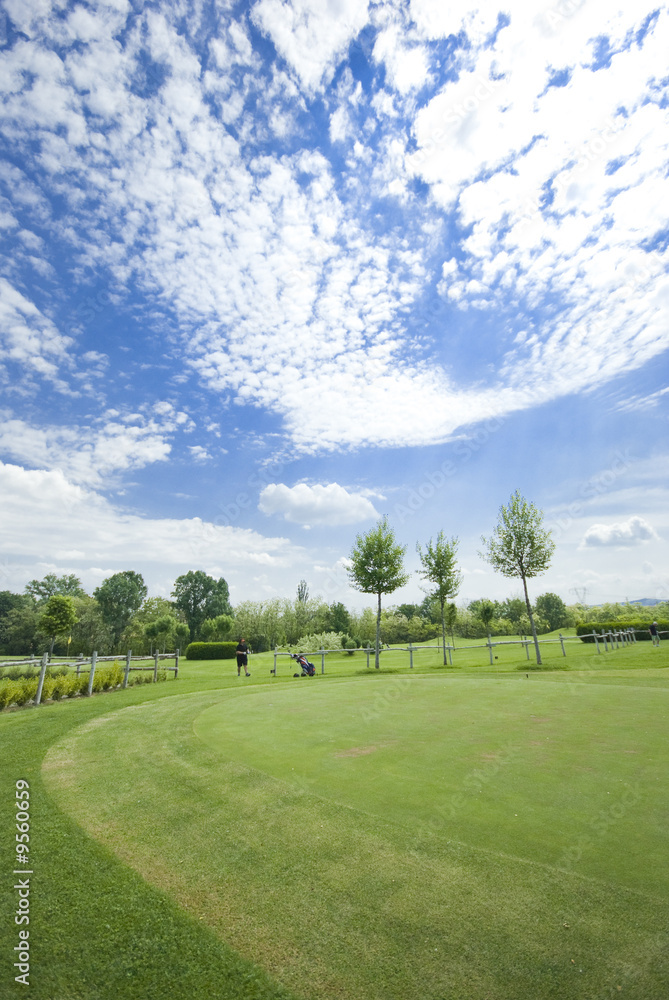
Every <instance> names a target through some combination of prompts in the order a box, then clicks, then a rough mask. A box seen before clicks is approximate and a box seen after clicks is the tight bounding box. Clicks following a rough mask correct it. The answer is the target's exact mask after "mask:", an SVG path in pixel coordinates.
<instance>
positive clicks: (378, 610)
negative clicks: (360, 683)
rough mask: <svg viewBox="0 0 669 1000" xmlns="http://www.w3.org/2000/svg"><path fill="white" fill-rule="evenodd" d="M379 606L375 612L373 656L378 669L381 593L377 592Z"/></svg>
mask: <svg viewBox="0 0 669 1000" xmlns="http://www.w3.org/2000/svg"><path fill="white" fill-rule="evenodd" d="M378 597H379V606H378V609H377V612H376V652H375V654H374V666H375V667H376V669H377V670H378V669H379V666H380V664H379V649H380V643H381V592H380V591H379V595H378Z"/></svg>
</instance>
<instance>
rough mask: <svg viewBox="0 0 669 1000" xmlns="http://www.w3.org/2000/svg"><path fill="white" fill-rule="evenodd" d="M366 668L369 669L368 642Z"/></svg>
mask: <svg viewBox="0 0 669 1000" xmlns="http://www.w3.org/2000/svg"><path fill="white" fill-rule="evenodd" d="M367 669H368V670H369V643H367Z"/></svg>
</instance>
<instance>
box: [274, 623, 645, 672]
mask: <svg viewBox="0 0 669 1000" xmlns="http://www.w3.org/2000/svg"><path fill="white" fill-rule="evenodd" d="M589 638H594V641H595V647H596V650H597V652H598V653H601V652H602V647H603V650H604V652H609V651H613V650H614V649H618V648H619V647H622V646H627V645H632V644H633V643H635V642H636V641H637V638H636V635H635V634H634V629H621V630H620V631H617V632H607V633H605V634H603V635H602V634H599V633H597V632H592V633H589V634H588V635H584V636H580V635H577V636H564V635H562V634H560V635H559V636H558V638H557V639H539V645H550V644H556V643H560V647H561V649H562V655H563V656H566V655H567V651H566V649H565V643H570V642H572V643H574V642H579V643H580V642H581V640H582V639H589ZM533 645H534V639H528V638H527V637H526V636H525V637H522V638H520V639H501V640H496V641H495V642H493V641H492V639H491V638H490V637H488V641H487V642H485V643H475V644H474V645H471V646H457V647H456V646H453V645H451V644H450V643H447V644H446V653H447V655H448V662H449V665H450V666H453V657H454V654H455V653H456V652H459V651H460V650H463V649H487V650H488V655H489V658H490V665H491V666H492V665H493V649H495V648H496V647H497V646H523V647H524V648H525V655H526V657H527V659H528V660H529V658H530V646H533ZM425 649H439V650H441V649H443V647H442V645H441V643H439V644H438V645H437V646H423V645H418V646H415V645H413V643H411V642H410V643H409V644H408V646H392V647H388V646H386V647H382V648H381V649H380V650H379V652H380V653H383V652H384V650H390V651H397V652H405V653H408V654H409V668H410V669H411V670H413V658H414V656H415V655H416V654H417V653H421V652H422V651H423V650H425ZM346 652H349V650H346V649H319V650H317V651H316V652H314V653H309V654H306V653H305V654H304V655H305V656H313V657H318V656H320V658H321V673H322V674H324V673H325V657H326V656H327V655H328V654H329V653H339V654H340V655H341V654H342V653H346ZM353 652H360V653H365V654H366V657H367V667H368V668H369V661H370V656H373V655H374V653H375V652H376V648H375V647H374V646H370V645H369V644H368V645H367V646H366V647H360V648H358V649H357V650H354V651H353ZM293 655H294V654H293V653H289V652H283V651H282V650H280V649H279V648H278V647H275V649H274V667H273V669H272V670H271V673H273V674H274V675H275V676H276V671H277V659H278V657H279V656H290V657H292V656H293Z"/></svg>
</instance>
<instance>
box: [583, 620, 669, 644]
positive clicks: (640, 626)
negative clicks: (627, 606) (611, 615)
mask: <svg viewBox="0 0 669 1000" xmlns="http://www.w3.org/2000/svg"><path fill="white" fill-rule="evenodd" d="M648 624H649V623H648V622H640V621H629V622H621V621H617V622H584V623H583V625H577V626H576V635H577V636H579V637H580V640H581V642H594V641H595V640H594V639H593V637H592V633H593V632H596V633H597V635H604V634H605V633H609V632H624V631H625V629H628V628H632V629H634V634H635V636H636V640H637V642H647V641H648V642H650V638H651V636H650V632H649V631H648ZM657 630H658V632H666V631H668V630H669V622H658V623H657Z"/></svg>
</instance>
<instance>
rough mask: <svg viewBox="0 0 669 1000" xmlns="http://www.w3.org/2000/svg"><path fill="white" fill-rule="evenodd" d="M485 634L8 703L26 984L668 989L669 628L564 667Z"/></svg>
mask: <svg viewBox="0 0 669 1000" xmlns="http://www.w3.org/2000/svg"><path fill="white" fill-rule="evenodd" d="M498 648H499V649H500V653H499V654H498V655H499V656H500V659H499V660H498V661H496V662H495V663H494V665H493V667H490V664H489V662H487V650H486V649H485V648H484V649H483V650H482V651H480V650H474V651H462V652H461V653H460V654H457V655H459V657H460V665H459V666H454V667H452V668H445V667H443V665H440V663H439V654H438V652H437V651H436V650H431V651H425V652H423V653H420V654H417V655H416V657H415V660H414V662H415V664H416V668H415V669H414V671H409V670H408V656H407V654H406V653H400V652H397V651H389V652H387V653H384V654H383V657H382V670H381V671H378V672H377V671H374V670H373V668H372V669H371V670H370V671H369V672H368V671H367V670H366V668H365V665H364V663H365V661H364V659H363V658H362V657H360V656H359V655H358V654H356V655H355V656H354V657H348V656H346V655H341V656H329V657H328V658H327V659H326V664H325V669H326V674H325V676H320V658H316V659H315V660H314V662H316V665H317V670H318V672H319V674H318V676H317V677H315V678H305V679H294V678H293V677H292V676H291V674H292V670H291V667H292V664H291V663H290V661H288V660H287V658H280V659H279V670H278V677H276V678H275V677H274V676H272V675H271V674H270V668H271V667H272V663H273V659H272V656H271V654H265V655H263V656H257V657H254V658H253V659H252V665H251V670H252V677H251V678H248V679H247V678H243V677H242V678H240V679H238V678H237V676H236V668H235V666H234V664H231V663H230V661H223V662H219V663H211V662H210V663H186V662H185V661H182V666H181V669H180V677H179V680H178V681H177V682H176V683H171V682H170V683H168V684H162V685H156V686H155V687H154V686H142V688H140V689H137V690H129V691H125V692H123V691H118V692H112V693H109V694H105V695H99V696H96V697H94V698H93V699H81V700H77V701H74V702H71V703H63V704H57V705H46V706H42V707H41V708H39V709H32V710H31V709H28V710H22V711H13V712H9V713H3V715H2V716H0V741H1V744H2V749H1V752H2V759H3V764H4V767H3V782H2V802H1V803H0V810H1V811H0V815H1V816H2V826H1V829H2V830H3V833H4V832H5V831H7V833H6V834H5V835H4V839H3V845H2V846H3V850H5V851H8V850H9V849H10V848H11V843H10V838H13V832H12V826H11V813H10V811H9V810H10V806H11V798H13V787H14V782H15V781H16V779H17V778H27V779H28V780H29V781H30V783H31V795H32V796H33V798H32V817H31V821H32V837H33V839H32V841H31V849H32V851H33V854H32V855H31V860H32V861H33V863H34V871H35V875H34V877H33V878H34V903H33V907H34V909H33V911H32V914H31V941H32V935H33V934H34V947H35V951H34V958H33V962H32V964H31V987H30V992H31V995H32V996H34V997H36V998H38V1000H42V998H45V1000H46V998H48V1000H56V998H57V1000H70V998H72V1000H80V998H81V1000H93V998H97V997H100V998H104V1000H106V998H107V997H109V998H111V997H121V998H125V997H128V998H135V997H137V998H150V1000H153V998H155V1000H162V998H165V1000H167V998H169V1000H173V998H176V1000H180V998H182V997H183V998H185V997H187V996H188V997H199V996H208V997H212V998H214V1000H216V998H219V997H221V998H223V997H225V998H230V1000H235V998H237V997H239V998H246V997H263V998H265V997H266V998H270V997H272V998H273V997H276V998H279V997H291V996H292V997H308V998H313V1000H317V998H318V1000H320V998H323V1000H330V998H353V997H355V998H365V1000H367V998H369V1000H376V998H379V1000H390V998H398V1000H400V998H401V1000H413V998H416V1000H419V998H420V1000H445V998H448V1000H486V998H489V1000H506V998H508V1000H526V998H527V1000H530V998H531V1000H535V998H538V1000H542V998H556V1000H571V998H574V1000H576V998H578V1000H581V998H583V1000H590V998H592V1000H599V998H602V1000H604V998H605V997H610V996H617V995H619V994H620V995H622V996H628V997H633V998H638V1000H647V998H648V1000H656V998H657V1000H659V998H661V997H663V996H666V995H669V971H668V969H667V964H666V945H667V943H668V938H667V935H666V933H665V932H664V931H663V928H664V927H665V926H666V921H667V917H668V916H669V912H668V911H669V905H668V903H669V885H668V884H667V883H668V881H669V879H668V876H667V873H666V870H665V869H666V864H665V862H666V847H665V829H666V813H667V806H668V805H669V797H668V795H667V791H666V781H665V777H664V776H665V774H666V767H667V756H668V754H667V749H666V738H665V728H666V722H665V720H666V714H667V699H668V698H669V673H667V671H666V670H665V669H664V668H665V667H666V666H667V665H669V661H668V649H669V647H666V646H665V647H663V648H661V649H660V650H657V651H653V650H652V649H651V648H649V647H648V645H646V644H644V645H643V646H642V645H641V644H637V645H636V646H633V647H630V648H625V649H620V650H617V651H614V652H612V653H609V654H607V655H600V656H597V655H596V654H595V652H594V649H593V647H590V646H585V645H584V644H580V643H579V644H574V645H573V647H572V646H571V645H570V646H569V647H568V656H567V657H566V658H563V657H562V654H561V650H560V646H559V644H558V645H557V650H556V652H555V654H553V653H552V652H551V654H550V656H548V655H545V659H546V660H547V662H548V665H550V664H551V663H553V665H554V666H555V667H556V668H559V667H567V668H568V669H566V670H564V669H561V670H558V669H556V670H554V671H553V672H529V671H528V673H529V676H526V673H525V672H524V671H523V670H519V669H517V668H518V667H522V666H523V663H527V661H526V659H525V654H524V653H523V652H522V650H519V649H518V647H515V649H514V648H513V647H498ZM481 653H482V654H483V655H481ZM519 654H520V655H519ZM419 657H421V659H419ZM470 657H471V659H470ZM502 657H503V658H502ZM473 661H475V662H473ZM177 692H178V693H177ZM3 860H4V858H3ZM5 870H11V860H8V862H7V864H6V865H5ZM2 893H3V897H4V898H3V912H12V911H13V909H14V906H15V900H14V894H13V892H12V890H11V885H10V884H9V883H7V881H6V880H5V882H4V884H3V888H2ZM5 902H6V903H7V904H8V905H7V906H4V903H5ZM0 937H1V938H2V942H3V948H2V952H1V954H2V962H3V963H4V964H2V965H0V976H2V977H3V978H2V980H1V981H2V986H0V995H2V996H3V997H4V995H5V993H6V995H7V996H10V997H11V996H13V995H16V996H19V995H20V989H21V988H20V987H19V986H16V987H15V988H14V984H13V982H12V981H11V970H10V969H9V965H10V964H11V959H9V960H8V959H7V956H8V955H10V954H11V949H12V948H13V946H14V944H15V943H16V942H15V940H14V937H15V931H14V929H13V927H12V926H11V924H10V925H9V926H8V925H7V923H6V922H5V923H3V924H2V932H1V935H0ZM5 983H8V984H9V989H8V990H7V989H5ZM618 987H620V988H621V989H620V990H619V989H618ZM3 989H5V993H3Z"/></svg>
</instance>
